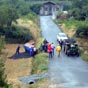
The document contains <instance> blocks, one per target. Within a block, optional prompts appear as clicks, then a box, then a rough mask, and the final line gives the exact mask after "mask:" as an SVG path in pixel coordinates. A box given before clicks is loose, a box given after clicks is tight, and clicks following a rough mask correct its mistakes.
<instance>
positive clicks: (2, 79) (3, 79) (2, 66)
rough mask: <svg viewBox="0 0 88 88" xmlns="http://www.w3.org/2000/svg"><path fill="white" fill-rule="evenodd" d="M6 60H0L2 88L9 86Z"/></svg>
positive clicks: (0, 83)
mask: <svg viewBox="0 0 88 88" xmlns="http://www.w3.org/2000/svg"><path fill="white" fill-rule="evenodd" d="M4 70H5V69H4V60H2V59H0V87H3V86H7V85H6V81H5V79H6V76H5V74H4Z"/></svg>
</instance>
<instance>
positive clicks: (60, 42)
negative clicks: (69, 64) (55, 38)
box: [59, 40, 63, 49]
mask: <svg viewBox="0 0 88 88" xmlns="http://www.w3.org/2000/svg"><path fill="white" fill-rule="evenodd" d="M59 44H60V47H61V49H62V45H63V41H62V40H60V41H59Z"/></svg>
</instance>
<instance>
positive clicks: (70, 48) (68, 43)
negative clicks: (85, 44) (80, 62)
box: [63, 39, 79, 56]
mask: <svg viewBox="0 0 88 88" xmlns="http://www.w3.org/2000/svg"><path fill="white" fill-rule="evenodd" d="M63 45H64V52H65V54H66V55H67V56H79V48H78V44H77V43H76V41H75V40H74V39H66V40H65V41H64V44H63Z"/></svg>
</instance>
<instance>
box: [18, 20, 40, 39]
mask: <svg viewBox="0 0 88 88" xmlns="http://www.w3.org/2000/svg"><path fill="white" fill-rule="evenodd" d="M17 22H18V26H21V27H26V28H28V29H29V30H30V31H31V32H32V34H33V35H34V40H37V38H38V37H39V36H40V32H39V27H38V25H36V24H35V23H33V22H32V21H30V20H22V19H18V20H17Z"/></svg>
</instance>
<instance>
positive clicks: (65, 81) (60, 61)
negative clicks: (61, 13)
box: [40, 16, 88, 88]
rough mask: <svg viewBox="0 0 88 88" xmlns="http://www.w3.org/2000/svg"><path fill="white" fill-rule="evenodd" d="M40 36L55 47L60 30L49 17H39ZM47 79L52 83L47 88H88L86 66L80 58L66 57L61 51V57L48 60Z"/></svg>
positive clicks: (87, 67) (87, 69)
mask: <svg viewBox="0 0 88 88" xmlns="http://www.w3.org/2000/svg"><path fill="white" fill-rule="evenodd" d="M40 26H41V30H42V35H43V37H44V38H46V39H47V40H48V41H49V42H50V43H52V42H53V43H54V45H55V46H56V45H57V44H58V43H57V41H56V35H57V34H58V33H59V32H61V30H60V28H58V26H57V25H56V24H55V23H54V22H53V21H52V20H51V17H49V16H41V17H40ZM48 73H49V78H50V80H51V82H52V84H51V85H49V88H88V64H87V63H86V62H84V61H83V60H82V59H81V57H67V56H66V55H65V54H64V53H63V51H62V52H61V56H60V57H57V54H56V52H55V55H54V57H53V58H52V59H51V60H49V71H48Z"/></svg>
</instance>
